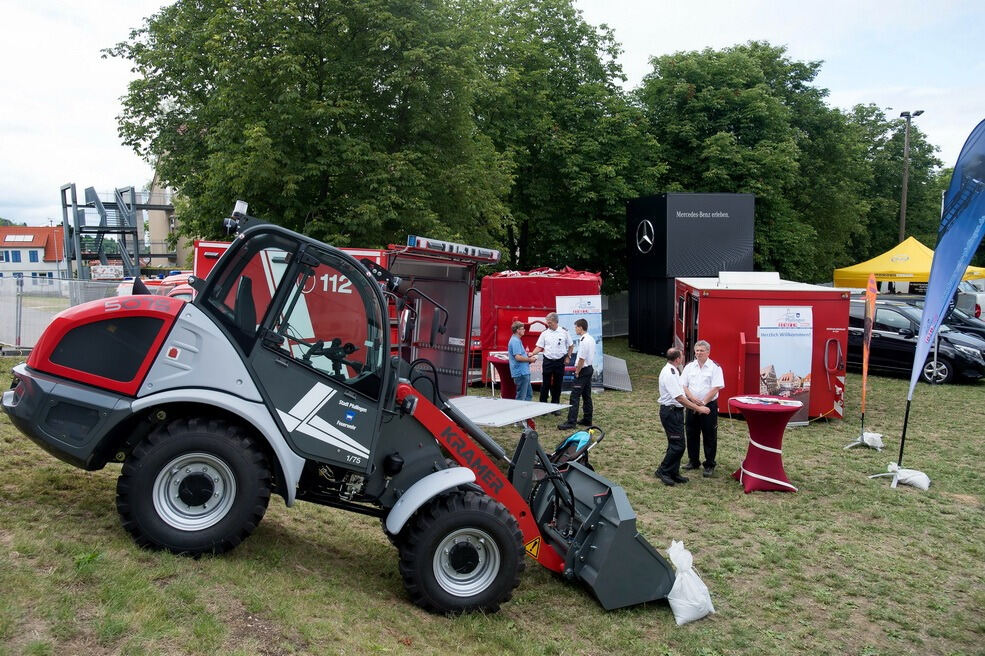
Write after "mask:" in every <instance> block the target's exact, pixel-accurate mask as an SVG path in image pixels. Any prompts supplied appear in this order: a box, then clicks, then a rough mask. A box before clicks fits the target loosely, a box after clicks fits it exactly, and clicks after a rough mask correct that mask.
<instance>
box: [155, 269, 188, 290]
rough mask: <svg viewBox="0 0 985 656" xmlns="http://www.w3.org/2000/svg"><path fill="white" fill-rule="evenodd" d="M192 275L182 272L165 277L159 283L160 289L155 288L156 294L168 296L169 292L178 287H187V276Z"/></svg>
mask: <svg viewBox="0 0 985 656" xmlns="http://www.w3.org/2000/svg"><path fill="white" fill-rule="evenodd" d="M190 275H192V272H191V271H182V272H181V273H174V274H171V275H170V276H165V278H164V279H163V280H162V281H161V284H160V287H158V288H157V293H158V294H161V295H163V296H169V295H170V293H171V290H172V289H174V288H175V287H177V286H178V285H187V284H188V276H190Z"/></svg>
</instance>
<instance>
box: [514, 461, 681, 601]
mask: <svg viewBox="0 0 985 656" xmlns="http://www.w3.org/2000/svg"><path fill="white" fill-rule="evenodd" d="M559 473H560V474H561V476H563V477H564V479H565V481H566V482H567V484H568V485H569V486H570V490H571V492H572V493H573V494H574V499H573V500H572V499H568V498H565V497H567V496H568V495H567V494H566V492H565V491H563V490H564V486H560V487H559V486H556V485H551V484H541V485H540V486H539V488H538V489H537V491H536V494H535V498H534V505H533V508H532V509H533V511H534V514H535V516H536V518H537V523H538V525H540V527H541V530H542V531H543V532H544V534H545V535H546V536H547V538H548V539H549V540H551V541H552V542H553V543H554V544H556V545H557V546H558V547H560V549H559V551H560V552H561V553H565V554H566V555H565V576H567V577H569V578H575V579H578V580H579V581H581V582H582V583H584V584H585V585H587V586H588V587H589V589H591V591H592V593H593V594H594V595H595V597H596V598H597V599H598V600H599V603H601V604H602V606H603V607H604V608H605V609H606V610H612V609H614V608H622V607H624V606H632V605H635V604H641V603H644V602H647V601H656V600H658V599H663V598H664V597H666V596H667V594H668V593H669V592H670V589H671V587H672V586H673V585H674V570H673V568H671V566H670V564H669V563H667V561H666V560H664V559H663V557H661V555H660V554H659V553H658V552H657V550H656V549H654V548H653V547H652V546H651V545H650V543H649V542H647V541H646V538H644V537H643V536H642V535H640V534H639V532H637V530H636V513H635V512H633V508H632V507H631V506H630V505H629V499H627V498H626V492H625V490H623V489H622V488H621V487H619V486H618V485H616V484H615V483H613V482H612V481H610V480H608V479H607V478H605V477H604V476H600V475H599V474H597V473H595V472H594V471H592V470H590V469H588V468H587V467H585V466H583V465H581V464H579V463H577V462H572V463H569V465H568V466H567V468H566V469H565V470H564V471H561V472H559ZM572 503H573V506H574V517H572V515H571V508H572Z"/></svg>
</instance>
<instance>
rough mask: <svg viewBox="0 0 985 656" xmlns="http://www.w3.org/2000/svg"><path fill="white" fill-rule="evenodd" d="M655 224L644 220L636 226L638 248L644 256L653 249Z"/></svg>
mask: <svg viewBox="0 0 985 656" xmlns="http://www.w3.org/2000/svg"><path fill="white" fill-rule="evenodd" d="M653 232H654V231H653V224H652V223H650V219H643V220H642V221H640V224H639V225H638V226H636V248H637V249H638V250H639V252H641V253H643V254H644V255H645V254H647V253H649V252H650V250H652V249H653Z"/></svg>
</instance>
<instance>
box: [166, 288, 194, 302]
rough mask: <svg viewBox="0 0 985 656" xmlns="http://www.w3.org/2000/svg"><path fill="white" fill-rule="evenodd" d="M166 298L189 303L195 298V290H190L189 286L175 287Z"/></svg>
mask: <svg viewBox="0 0 985 656" xmlns="http://www.w3.org/2000/svg"><path fill="white" fill-rule="evenodd" d="M168 296H170V297H171V298H180V299H181V300H183V301H187V302H189V303H191V301H192V299H193V298H195V290H194V289H192V286H191V285H176V286H175V287H174V288H173V289H172V290H171V291H169V292H168Z"/></svg>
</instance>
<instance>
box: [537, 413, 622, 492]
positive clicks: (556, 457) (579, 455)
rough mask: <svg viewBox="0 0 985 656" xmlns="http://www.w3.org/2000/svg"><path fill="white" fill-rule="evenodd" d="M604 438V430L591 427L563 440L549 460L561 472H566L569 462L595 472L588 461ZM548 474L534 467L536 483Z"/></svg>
mask: <svg viewBox="0 0 985 656" xmlns="http://www.w3.org/2000/svg"><path fill="white" fill-rule="evenodd" d="M604 438H605V431H604V430H602V429H601V428H599V427H598V426H589V427H588V428H585V429H584V430H580V431H578V432H576V433H572V434H571V435H569V436H568V437H566V438H564V439H563V440H561V442H560V444H558V445H557V446H556V447H554V452H553V453H551V454H550V455H549V456H548V458H549V459H550V461H551V462H552V463H554V465H555V466H557V468H558V469H560V470H561V471H564V469H565V465H567V464H568V463H569V462H577V463H578V464H580V465H584V466H585V467H588V468H589V469H591V470H592V471H595V468H594V467H592V465H591V463H590V462H589V461H588V452H589V451H591V450H592V449H594V448H595V446H596V445H597V444H598V443H599V442H601V441H602V440H603V439H604ZM546 474H547V472H545V471H544V470H543V469H542V468H541V467H539V466H535V467H534V473H533V477H534V480H535V481H539V480H540V479H542V478H544V476H545V475H546Z"/></svg>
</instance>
